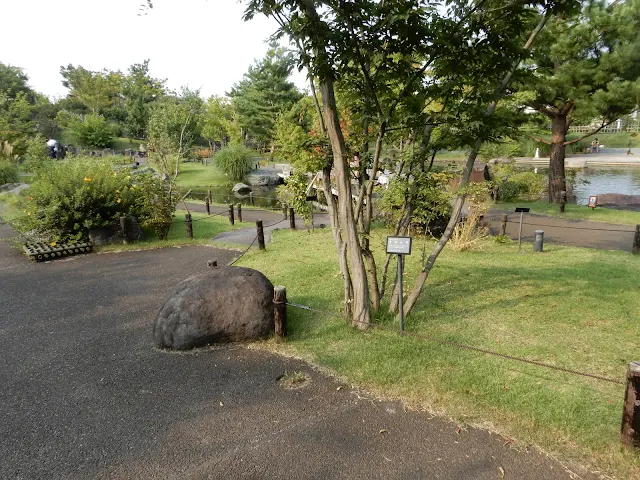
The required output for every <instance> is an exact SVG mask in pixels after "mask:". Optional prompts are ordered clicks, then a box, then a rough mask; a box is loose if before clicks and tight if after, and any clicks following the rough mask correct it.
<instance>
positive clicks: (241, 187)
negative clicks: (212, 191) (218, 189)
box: [231, 183, 251, 195]
mask: <svg viewBox="0 0 640 480" xmlns="http://www.w3.org/2000/svg"><path fill="white" fill-rule="evenodd" d="M231 191H232V192H234V193H240V194H246V195H248V194H249V193H250V192H251V187H250V186H249V185H247V184H246V183H236V184H235V185H234V186H233V188H232V189H231Z"/></svg>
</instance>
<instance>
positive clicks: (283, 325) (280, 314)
mask: <svg viewBox="0 0 640 480" xmlns="http://www.w3.org/2000/svg"><path fill="white" fill-rule="evenodd" d="M273 310H274V317H275V324H276V328H275V330H276V342H278V343H280V342H283V341H284V337H286V336H287V289H286V288H285V287H283V286H282V285H278V286H275V287H273Z"/></svg>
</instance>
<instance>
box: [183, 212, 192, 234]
mask: <svg viewBox="0 0 640 480" xmlns="http://www.w3.org/2000/svg"><path fill="white" fill-rule="evenodd" d="M184 220H185V223H186V224H187V238H193V222H192V221H191V214H190V213H186V214H185V215H184Z"/></svg>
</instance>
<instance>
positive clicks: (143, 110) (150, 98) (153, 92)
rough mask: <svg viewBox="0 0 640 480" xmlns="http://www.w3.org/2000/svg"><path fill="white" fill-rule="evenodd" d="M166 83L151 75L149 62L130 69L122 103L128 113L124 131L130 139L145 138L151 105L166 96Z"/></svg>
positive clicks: (146, 61)
mask: <svg viewBox="0 0 640 480" xmlns="http://www.w3.org/2000/svg"><path fill="white" fill-rule="evenodd" d="M164 90H165V87H164V81H163V80H157V79H155V78H152V77H151V76H150V75H149V60H145V61H144V62H142V63H136V64H133V65H131V66H130V67H129V73H128V75H126V76H125V77H124V78H123V81H122V97H123V100H122V103H123V108H124V110H125V112H126V118H125V119H124V122H123V130H124V133H126V135H128V136H129V138H144V136H145V135H146V131H147V125H148V124H149V116H150V113H151V112H150V106H151V104H152V103H153V102H154V101H156V100H158V99H159V98H161V97H162V96H163V95H164Z"/></svg>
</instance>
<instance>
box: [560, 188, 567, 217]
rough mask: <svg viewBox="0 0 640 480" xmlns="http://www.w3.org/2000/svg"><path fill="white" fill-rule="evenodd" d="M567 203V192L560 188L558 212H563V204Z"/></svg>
mask: <svg viewBox="0 0 640 480" xmlns="http://www.w3.org/2000/svg"><path fill="white" fill-rule="evenodd" d="M566 203H567V192H565V191H564V190H562V191H561V192H560V213H564V206H565V205H566Z"/></svg>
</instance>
